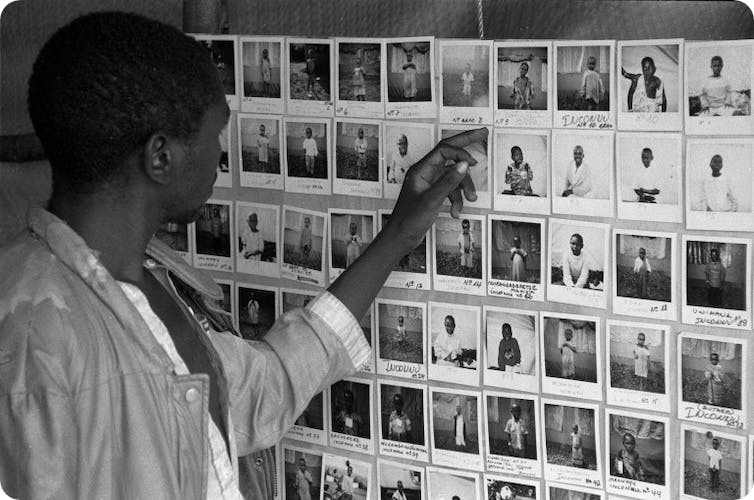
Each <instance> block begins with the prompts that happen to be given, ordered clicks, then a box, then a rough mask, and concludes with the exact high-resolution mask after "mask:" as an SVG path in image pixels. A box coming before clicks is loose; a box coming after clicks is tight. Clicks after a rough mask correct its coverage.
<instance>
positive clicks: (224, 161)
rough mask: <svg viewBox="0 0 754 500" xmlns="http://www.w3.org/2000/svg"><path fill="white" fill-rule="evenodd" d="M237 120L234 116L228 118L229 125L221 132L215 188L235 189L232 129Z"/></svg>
mask: <svg viewBox="0 0 754 500" xmlns="http://www.w3.org/2000/svg"><path fill="white" fill-rule="evenodd" d="M234 121H235V120H234V119H233V117H232V116H229V117H228V123H226V124H225V127H223V129H222V130H221V131H220V137H219V138H218V140H219V141H220V161H218V162H217V177H216V178H215V187H221V188H230V187H233V176H232V175H231V172H230V166H231V157H230V152H231V140H230V137H231V129H232V122H234Z"/></svg>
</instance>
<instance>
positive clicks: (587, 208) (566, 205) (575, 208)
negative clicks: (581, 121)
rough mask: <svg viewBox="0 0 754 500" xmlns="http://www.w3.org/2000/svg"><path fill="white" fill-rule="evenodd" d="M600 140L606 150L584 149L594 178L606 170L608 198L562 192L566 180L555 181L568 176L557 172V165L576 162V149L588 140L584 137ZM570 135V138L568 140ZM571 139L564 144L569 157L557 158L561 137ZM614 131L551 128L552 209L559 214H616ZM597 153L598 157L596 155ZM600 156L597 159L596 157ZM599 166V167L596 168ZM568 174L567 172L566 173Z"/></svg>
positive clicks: (564, 165) (586, 162)
mask: <svg viewBox="0 0 754 500" xmlns="http://www.w3.org/2000/svg"><path fill="white" fill-rule="evenodd" d="M579 138H583V140H600V139H601V142H602V143H603V144H601V146H602V147H604V148H605V149H606V150H605V151H600V152H599V156H597V155H595V154H594V152H590V151H589V149H587V150H586V151H585V152H584V162H583V163H582V165H584V163H585V164H586V165H588V166H589V168H590V169H591V171H590V172H589V175H591V177H592V182H594V179H595V178H597V177H599V176H603V175H605V174H607V182H608V184H607V193H608V197H607V199H604V198H584V197H579V196H568V197H565V198H564V197H563V196H561V195H562V193H563V186H564V185H563V184H557V185H556V182H558V181H562V180H563V179H565V177H566V176H565V175H555V169H560V170H565V169H567V168H569V167H570V164H571V163H572V162H573V153H572V151H573V149H574V148H575V147H576V146H577V145H581V146H583V144H585V143H584V142H583V140H581V139H579ZM569 139H570V140H569ZM566 140H569V141H568V143H567V144H568V147H567V148H564V150H565V149H567V150H568V152H569V156H568V157H567V158H568V159H567V160H565V158H557V159H556V158H555V154H556V152H559V151H560V149H561V148H559V147H558V146H559V145H560V144H559V143H560V142H561V141H566ZM614 153H615V132H613V131H610V130H602V131H600V130H593V131H587V132H584V131H574V130H558V129H554V130H553V131H552V142H551V144H550V158H551V160H550V163H551V164H552V170H551V171H550V181H551V183H552V188H551V189H552V191H551V197H552V212H553V213H556V214H568V215H584V216H588V217H613V215H614V214H615V202H614V200H615V177H614V174H613V172H614V168H613V167H614V165H613V163H614V159H615V154H614ZM595 157H596V158H595ZM595 159H597V161H595ZM595 167H598V169H595ZM566 175H567V173H566Z"/></svg>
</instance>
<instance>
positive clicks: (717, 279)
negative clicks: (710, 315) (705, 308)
mask: <svg viewBox="0 0 754 500" xmlns="http://www.w3.org/2000/svg"><path fill="white" fill-rule="evenodd" d="M709 258H710V260H709V262H707V264H706V265H705V267H704V278H705V281H704V282H705V284H706V285H707V301H708V302H709V305H710V306H712V307H721V306H722V305H723V298H724V295H725V272H726V270H725V265H724V264H723V263H722V262H721V261H720V250H719V249H717V248H713V249H712V250H710V253H709Z"/></svg>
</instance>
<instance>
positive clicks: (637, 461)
mask: <svg viewBox="0 0 754 500" xmlns="http://www.w3.org/2000/svg"><path fill="white" fill-rule="evenodd" d="M613 475H615V476H619V477H625V478H626V479H635V480H637V481H644V466H643V465H642V463H641V458H640V457H639V452H638V451H636V438H635V437H634V436H633V435H631V434H629V433H628V432H626V433H625V434H624V435H623V449H622V450H619V451H618V453H617V454H616V456H615V471H614V474H613Z"/></svg>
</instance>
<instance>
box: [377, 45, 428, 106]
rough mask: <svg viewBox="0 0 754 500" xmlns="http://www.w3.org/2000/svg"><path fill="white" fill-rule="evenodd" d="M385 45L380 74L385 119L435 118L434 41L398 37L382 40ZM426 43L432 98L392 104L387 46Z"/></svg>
mask: <svg viewBox="0 0 754 500" xmlns="http://www.w3.org/2000/svg"><path fill="white" fill-rule="evenodd" d="M383 42H384V43H385V71H384V72H383V74H382V82H383V83H382V86H383V88H384V89H385V118H389V119H394V120H403V119H407V118H435V116H436V114H437V101H436V99H437V97H436V96H437V92H436V91H435V85H436V82H435V39H434V37H431V36H414V37H399V38H386V39H384V40H383ZM416 42H426V43H429V51H428V52H427V54H428V56H427V58H428V60H429V84H430V94H431V96H432V100H431V101H407V102H404V101H398V102H393V101H391V100H390V93H389V92H388V74H389V72H390V63H389V61H388V60H387V59H388V57H389V56H390V51H389V50H388V46H389V45H390V44H394V43H416Z"/></svg>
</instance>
